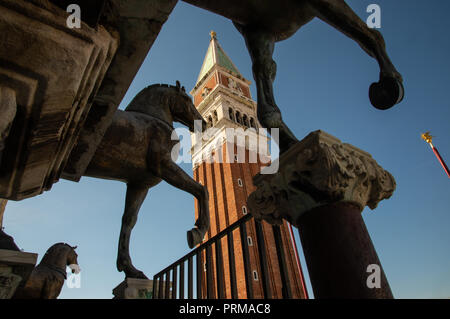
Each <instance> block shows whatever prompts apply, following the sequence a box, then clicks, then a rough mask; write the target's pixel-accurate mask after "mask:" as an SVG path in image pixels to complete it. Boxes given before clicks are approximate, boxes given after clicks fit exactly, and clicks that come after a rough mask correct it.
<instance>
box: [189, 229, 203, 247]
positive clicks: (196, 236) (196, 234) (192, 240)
mask: <svg viewBox="0 0 450 319" xmlns="http://www.w3.org/2000/svg"><path fill="white" fill-rule="evenodd" d="M202 241H203V236H202V235H201V234H200V230H198V228H192V229H191V230H189V231H188V232H187V242H188V246H189V248H191V249H192V248H194V247H195V246H197V245H198V244H201V242H202Z"/></svg>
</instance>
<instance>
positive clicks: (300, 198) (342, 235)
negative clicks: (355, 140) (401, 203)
mask: <svg viewBox="0 0 450 319" xmlns="http://www.w3.org/2000/svg"><path fill="white" fill-rule="evenodd" d="M279 162H280V163H279V164H280V166H279V167H280V169H279V171H278V173H276V174H272V175H264V174H259V175H257V176H255V177H254V180H253V182H254V184H255V186H256V187H257V190H256V191H255V192H254V193H252V194H251V195H250V197H249V199H248V206H249V208H250V212H251V213H252V214H253V215H254V216H255V218H256V219H264V220H266V221H268V222H270V223H272V224H279V223H281V220H282V219H283V218H284V219H286V220H288V221H289V222H290V223H291V224H293V225H294V226H296V227H298V229H299V233H300V238H301V241H302V246H303V251H304V254H305V259H306V263H307V266H308V271H309V275H310V279H311V285H312V287H313V291H314V296H315V297H316V298H393V296H392V292H391V289H390V287H389V284H388V281H387V279H386V276H385V274H384V272H383V269H382V267H381V263H380V261H379V259H378V256H377V253H376V251H375V248H374V246H373V243H372V241H371V239H370V236H369V233H368V232H367V229H366V226H365V224H364V221H363V219H362V216H361V212H362V210H363V209H364V207H365V206H368V207H369V208H371V209H375V208H376V207H377V205H378V203H379V202H380V201H381V200H383V199H387V198H389V197H391V195H392V193H393V192H394V190H395V187H396V184H395V180H394V178H393V177H392V175H391V174H390V173H388V172H387V171H385V170H384V169H383V168H381V167H380V166H379V165H378V164H377V163H376V161H375V160H374V159H373V158H372V157H371V155H370V154H368V153H366V152H364V151H362V150H360V149H358V148H356V147H354V146H352V145H349V144H344V143H342V142H341V141H340V140H338V139H337V138H335V137H333V136H331V135H329V134H327V133H325V132H323V131H315V132H312V133H310V134H309V135H308V136H307V137H306V138H304V139H303V140H302V141H300V142H299V143H298V144H296V145H295V146H293V147H291V148H290V149H289V150H288V151H287V152H286V153H284V154H282V155H281V157H280V159H279Z"/></svg>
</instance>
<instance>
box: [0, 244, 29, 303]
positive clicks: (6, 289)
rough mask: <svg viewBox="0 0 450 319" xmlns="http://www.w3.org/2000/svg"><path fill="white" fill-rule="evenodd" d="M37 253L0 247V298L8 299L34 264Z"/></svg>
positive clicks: (22, 283)
mask: <svg viewBox="0 0 450 319" xmlns="http://www.w3.org/2000/svg"><path fill="white" fill-rule="evenodd" d="M36 260H37V254H32V253H24V252H20V251H13V250H5V249H0V299H10V298H11V297H12V296H13V295H14V293H15V292H16V289H17V288H18V287H19V286H21V285H24V284H25V282H26V281H27V280H28V277H29V276H30V274H31V272H32V271H33V269H34V266H35V265H36Z"/></svg>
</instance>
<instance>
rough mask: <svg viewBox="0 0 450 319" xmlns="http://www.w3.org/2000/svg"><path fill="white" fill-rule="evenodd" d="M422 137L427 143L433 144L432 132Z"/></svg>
mask: <svg viewBox="0 0 450 319" xmlns="http://www.w3.org/2000/svg"><path fill="white" fill-rule="evenodd" d="M420 137H422V139H423V140H424V141H425V142H427V143H431V142H432V140H433V136H431V135H430V132H425V133H423V134H422V135H420Z"/></svg>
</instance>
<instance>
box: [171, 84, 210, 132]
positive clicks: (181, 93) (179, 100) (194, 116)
mask: <svg viewBox="0 0 450 319" xmlns="http://www.w3.org/2000/svg"><path fill="white" fill-rule="evenodd" d="M172 88H174V89H175V92H176V94H175V96H174V100H173V104H172V105H171V108H170V109H171V113H172V116H173V119H174V121H175V122H178V123H181V124H183V125H185V126H187V127H188V128H189V131H191V132H192V133H194V129H195V125H194V124H195V121H202V122H201V123H202V128H201V129H202V132H203V131H205V130H206V128H207V123H206V121H205V119H204V118H203V117H202V116H201V114H200V113H199V112H198V110H197V108H196V107H195V105H194V103H192V99H191V98H190V97H189V95H187V94H186V90H185V89H184V86H183V87H182V86H181V85H180V82H179V81H177V82H176V86H175V87H172Z"/></svg>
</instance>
